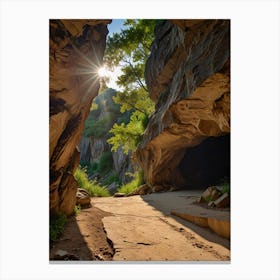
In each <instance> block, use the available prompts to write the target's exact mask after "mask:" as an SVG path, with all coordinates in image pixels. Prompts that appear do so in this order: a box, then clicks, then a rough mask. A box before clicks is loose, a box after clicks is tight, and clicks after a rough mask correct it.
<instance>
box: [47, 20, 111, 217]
mask: <svg viewBox="0 0 280 280" xmlns="http://www.w3.org/2000/svg"><path fill="white" fill-rule="evenodd" d="M110 22H111V21H110V20H50V57H49V59H50V119H49V125H50V126H49V130H50V143H49V146H50V147H49V155H50V212H51V214H57V213H64V214H67V215H69V214H71V213H72V211H73V208H74V206H75V202H76V191H77V183H76V181H75V179H74V177H73V173H74V171H75V169H76V168H77V166H78V163H79V151H78V149H77V148H76V147H77V145H78V143H79V141H80V138H81V135H82V131H83V129H84V122H85V119H86V117H87V115H88V112H89V109H90V106H91V103H92V99H93V98H94V97H95V96H96V95H97V93H98V90H99V80H98V76H97V75H95V74H94V73H96V71H97V69H98V67H100V66H101V65H102V61H103V55H104V50H105V44H106V35H107V33H108V30H107V24H109V23H110Z"/></svg>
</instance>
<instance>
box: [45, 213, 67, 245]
mask: <svg viewBox="0 0 280 280" xmlns="http://www.w3.org/2000/svg"><path fill="white" fill-rule="evenodd" d="M66 222H67V218H66V216H65V215H60V216H58V217H56V218H52V219H50V225H49V230H50V240H51V241H56V240H57V239H58V238H59V236H60V235H61V234H62V233H63V230H64V227H65V224H66Z"/></svg>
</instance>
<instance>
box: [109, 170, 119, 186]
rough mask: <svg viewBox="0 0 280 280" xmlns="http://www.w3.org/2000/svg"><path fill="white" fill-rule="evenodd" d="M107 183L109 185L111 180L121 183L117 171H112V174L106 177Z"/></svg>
mask: <svg viewBox="0 0 280 280" xmlns="http://www.w3.org/2000/svg"><path fill="white" fill-rule="evenodd" d="M107 182H108V185H111V184H112V183H113V182H115V183H116V184H118V185H119V184H120V183H121V180H120V177H119V176H118V174H117V173H115V172H114V173H113V174H112V175H110V176H109V178H108V181H107Z"/></svg>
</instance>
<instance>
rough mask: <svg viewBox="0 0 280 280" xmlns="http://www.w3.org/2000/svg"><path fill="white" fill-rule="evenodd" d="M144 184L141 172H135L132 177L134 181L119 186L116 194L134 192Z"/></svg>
mask: <svg viewBox="0 0 280 280" xmlns="http://www.w3.org/2000/svg"><path fill="white" fill-rule="evenodd" d="M143 183H144V174H143V171H139V172H136V173H135V175H134V179H133V180H132V181H130V182H129V183H127V184H125V185H122V186H120V187H119V188H118V189H117V192H120V193H127V194H128V193H131V192H133V191H134V190H136V189H137V188H138V187H139V186H141V185H142V184H143Z"/></svg>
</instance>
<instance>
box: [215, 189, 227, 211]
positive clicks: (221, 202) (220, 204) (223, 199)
mask: <svg viewBox="0 0 280 280" xmlns="http://www.w3.org/2000/svg"><path fill="white" fill-rule="evenodd" d="M214 203H215V205H216V207H217V208H226V207H229V203H230V201H229V194H228V193H224V194H223V195H222V196H220V197H219V198H218V199H216V200H215V201H214Z"/></svg>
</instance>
